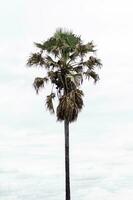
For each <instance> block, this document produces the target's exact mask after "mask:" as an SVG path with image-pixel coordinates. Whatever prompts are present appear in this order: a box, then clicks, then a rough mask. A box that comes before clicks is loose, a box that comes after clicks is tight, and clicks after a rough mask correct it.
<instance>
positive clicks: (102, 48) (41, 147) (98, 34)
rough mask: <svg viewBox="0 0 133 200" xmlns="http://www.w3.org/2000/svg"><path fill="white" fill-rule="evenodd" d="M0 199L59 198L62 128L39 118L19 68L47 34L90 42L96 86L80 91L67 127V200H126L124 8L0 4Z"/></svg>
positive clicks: (131, 188)
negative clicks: (78, 106)
mask: <svg viewBox="0 0 133 200" xmlns="http://www.w3.org/2000/svg"><path fill="white" fill-rule="evenodd" d="M0 3H1V6H0V94H1V95H0V198H1V199H2V200H36V199H38V200H42V199H46V198H47V199H48V200H55V199H58V200H60V199H63V198H64V136H63V124H60V123H57V122H56V119H55V117H54V116H50V115H49V113H47V112H46V110H45V106H44V97H43V93H42V94H41V95H40V96H36V94H35V91H34V89H33V87H32V82H33V80H34V77H35V76H38V75H40V73H41V72H40V71H38V70H36V69H28V68H27V67H26V60H27V58H28V56H29V54H30V52H31V51H34V50H35V49H34V46H33V42H39V41H43V40H45V39H47V38H48V37H49V36H51V35H52V34H53V33H54V31H55V29H56V28H58V27H64V28H67V29H72V30H73V31H74V33H76V34H78V35H81V36H82V39H83V40H84V41H85V42H87V41H91V40H94V43H95V44H96V45H97V49H98V51H97V56H98V57H99V58H101V59H102V63H103V67H102V69H101V70H100V71H99V74H100V79H101V80H100V81H99V82H98V84H97V85H93V82H90V83H88V84H85V85H84V86H83V89H84V91H85V98H84V101H85V107H84V110H83V111H82V113H81V114H80V116H79V119H78V121H77V123H75V124H72V125H71V136H70V140H71V144H70V145H71V149H70V150H71V177H72V178H71V186H72V197H73V198H72V199H73V200H76V199H79V200H80V199H82V200H85V199H90V200H97V199H99V200H106V199H108V200H118V199H120V200H125V199H127V200H130V199H132V196H133V170H132V169H133V124H132V118H133V105H132V102H133V94H132V87H133V78H132V77H133V76H132V73H133V69H132V54H133V53H132V45H133V38H132V37H133V24H132V18H133V3H132V1H131V0H121V1H120V0H117V1H115V0H112V1H111V0H110V1H109V0H106V1H105V0H101V1H98V0H93V1H88V0H82V1H80V0H79V1H76V0H73V1H70V0H67V1H63V0H62V1H61V0H56V1H52V0H49V1H45V0H38V1H37V0H19V1H18V0H13V1H9V0H5V1H2V0H1V1H0Z"/></svg>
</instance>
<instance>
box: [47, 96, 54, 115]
mask: <svg viewBox="0 0 133 200" xmlns="http://www.w3.org/2000/svg"><path fill="white" fill-rule="evenodd" d="M54 98H55V93H51V94H50V95H48V96H47V97H46V107H47V109H48V110H49V111H50V112H51V113H54V105H53V99H54Z"/></svg>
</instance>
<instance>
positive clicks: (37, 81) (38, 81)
mask: <svg viewBox="0 0 133 200" xmlns="http://www.w3.org/2000/svg"><path fill="white" fill-rule="evenodd" d="M47 82H48V77H44V78H40V77H36V78H35V80H34V82H33V86H34V88H35V90H36V93H37V94H38V91H39V89H40V88H43V87H44V83H47Z"/></svg>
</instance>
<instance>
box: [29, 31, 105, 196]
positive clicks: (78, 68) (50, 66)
mask: <svg viewBox="0 0 133 200" xmlns="http://www.w3.org/2000/svg"><path fill="white" fill-rule="evenodd" d="M35 46H36V47H37V48H38V51H37V52H36V53H32V54H31V55H30V57H29V59H28V62H27V65H28V66H39V67H41V68H42V69H44V73H45V74H46V76H43V77H37V78H35V80H34V83H33V86H34V88H35V90H36V92H37V94H38V91H39V89H41V88H44V87H45V84H46V83H48V82H50V83H51V85H52V90H51V93H50V94H49V95H48V96H46V107H47V109H48V110H49V111H50V112H51V113H55V114H56V116H57V120H58V121H64V132H65V182H66V183H65V187H66V200H70V170H69V124H70V123H71V122H74V121H75V120H76V119H77V117H78V114H79V112H80V111H81V110H82V108H83V91H82V90H81V89H80V86H81V84H82V83H83V80H84V78H87V79H88V80H89V79H90V78H92V79H94V82H97V81H98V80H99V76H98V74H97V73H96V72H95V68H97V67H101V61H100V60H99V59H97V58H96V56H95V51H96V50H95V46H94V44H93V42H88V43H86V44H84V43H83V41H82V40H81V37H80V36H77V35H75V34H73V32H71V31H66V30H63V29H58V30H57V31H56V32H55V34H54V35H53V36H52V37H50V38H49V39H48V40H46V41H44V42H42V43H35ZM56 97H57V100H58V106H57V108H56V110H55V108H54V105H53V100H54V99H55V98H56Z"/></svg>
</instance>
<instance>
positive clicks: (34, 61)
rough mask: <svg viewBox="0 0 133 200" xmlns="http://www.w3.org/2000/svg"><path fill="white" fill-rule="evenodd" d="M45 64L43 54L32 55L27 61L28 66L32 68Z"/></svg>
mask: <svg viewBox="0 0 133 200" xmlns="http://www.w3.org/2000/svg"><path fill="white" fill-rule="evenodd" d="M44 64H45V62H44V58H43V57H42V53H32V54H31V55H30V57H29V59H28V61H27V65H28V66H32V65H36V66H37V65H38V66H42V65H44Z"/></svg>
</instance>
